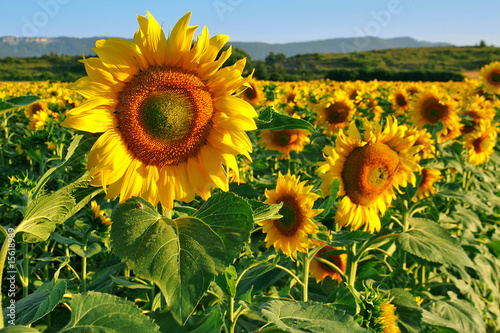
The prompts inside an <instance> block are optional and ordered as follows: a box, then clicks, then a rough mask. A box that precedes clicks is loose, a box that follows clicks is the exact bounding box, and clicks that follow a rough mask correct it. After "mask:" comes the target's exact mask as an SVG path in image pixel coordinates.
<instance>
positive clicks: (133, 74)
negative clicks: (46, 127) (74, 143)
mask: <svg viewBox="0 0 500 333" xmlns="http://www.w3.org/2000/svg"><path fill="white" fill-rule="evenodd" d="M190 16H191V13H188V14H186V15H185V16H183V17H182V18H181V19H180V20H179V22H177V24H176V25H175V26H174V28H173V29H172V31H171V32H170V35H169V37H168V39H167V38H166V37H165V34H164V32H163V29H162V28H161V26H160V25H159V24H158V22H157V21H156V20H155V19H154V18H153V16H152V15H151V14H150V13H148V18H146V17H143V16H138V20H139V30H138V31H137V32H136V33H135V35H134V41H133V42H132V41H128V40H125V39H114V38H113V39H112V38H110V39H108V40H99V41H97V42H96V48H95V49H94V50H95V52H96V53H97V55H98V57H97V58H88V59H84V60H83V63H84V64H85V68H86V70H87V74H88V76H86V77H83V78H81V79H79V80H78V81H76V82H75V83H74V84H73V88H74V89H76V90H77V91H78V92H80V93H81V94H82V95H83V96H84V97H87V98H88V99H87V100H86V101H85V102H84V103H83V104H82V105H80V106H79V107H77V108H75V109H72V110H70V111H69V112H68V114H67V118H66V120H65V121H64V123H63V125H64V126H67V127H72V128H75V129H77V130H82V131H87V132H93V133H100V132H103V134H102V135H101V136H100V137H99V138H98V139H97V141H96V142H95V144H94V146H93V147H92V149H91V151H90V154H89V158H88V165H87V167H88V169H89V170H91V172H90V177H91V178H92V179H91V181H90V184H91V185H93V186H102V187H103V188H104V189H105V190H106V192H107V195H106V198H115V197H117V196H118V195H120V201H121V202H123V201H125V200H127V199H128V198H131V197H132V196H141V197H143V198H145V199H146V200H148V201H150V202H151V203H153V204H157V203H158V202H160V203H161V204H162V205H163V207H164V208H165V209H167V210H170V209H172V207H173V201H174V200H182V201H186V202H189V201H191V200H192V199H193V198H194V196H195V194H196V193H197V194H199V195H200V196H201V197H202V198H203V199H204V200H206V199H207V198H208V197H210V187H211V186H212V187H216V188H220V189H222V190H224V191H227V190H228V180H227V175H226V173H225V170H224V168H223V165H225V166H227V167H228V169H232V170H234V172H236V173H238V165H237V162H236V159H235V155H238V154H243V155H245V156H246V157H247V158H249V159H250V156H249V152H251V150H252V146H251V142H250V140H249V138H248V136H247V134H246V133H245V131H249V130H254V129H256V126H255V122H254V120H253V118H254V117H255V116H256V112H255V110H254V108H253V107H252V106H251V105H250V104H248V103H247V102H245V101H243V100H242V99H240V98H238V97H235V96H233V93H235V92H236V91H238V92H239V89H241V88H242V86H243V85H245V84H246V82H247V79H244V78H243V77H241V73H242V71H243V69H244V66H245V60H244V59H243V60H240V61H238V62H236V63H235V64H234V65H233V66H229V67H225V68H222V69H220V67H221V66H222V64H223V63H224V62H225V61H226V59H227V58H228V57H229V56H230V55H231V48H229V49H228V50H227V51H223V52H220V51H221V49H222V47H223V46H224V44H225V43H226V42H227V41H228V39H229V37H227V36H223V35H216V36H214V37H212V38H209V35H208V30H207V29H206V27H205V28H204V29H203V32H202V34H201V36H198V38H197V40H196V41H195V42H194V43H193V41H192V39H193V35H194V32H195V30H196V28H197V27H196V26H189V25H188V24H189V19H190ZM219 52H220V54H219Z"/></svg>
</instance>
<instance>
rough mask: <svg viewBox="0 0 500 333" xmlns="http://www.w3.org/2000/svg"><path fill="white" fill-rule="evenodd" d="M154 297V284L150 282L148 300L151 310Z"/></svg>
mask: <svg viewBox="0 0 500 333" xmlns="http://www.w3.org/2000/svg"><path fill="white" fill-rule="evenodd" d="M155 296H156V285H155V284H154V282H151V289H150V290H149V298H150V299H151V310H152V309H153V301H154V300H155ZM160 304H161V303H160Z"/></svg>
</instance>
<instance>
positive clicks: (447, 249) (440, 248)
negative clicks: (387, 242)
mask: <svg viewBox="0 0 500 333" xmlns="http://www.w3.org/2000/svg"><path fill="white" fill-rule="evenodd" d="M409 222H410V229H409V230H407V231H405V232H402V233H401V234H399V235H398V237H397V238H396V242H397V243H398V245H399V246H401V248H402V249H403V250H405V251H406V252H409V253H411V254H413V255H416V256H417V257H420V258H423V259H425V260H428V261H432V262H437V263H441V264H445V265H458V266H469V267H473V263H472V261H471V260H470V259H469V257H468V256H467V254H466V253H465V251H464V250H463V249H462V247H461V246H460V244H459V243H458V242H457V241H456V240H455V239H454V238H452V237H451V236H450V235H449V234H448V232H447V231H446V230H445V229H443V228H441V227H440V226H438V225H437V224H436V223H435V222H433V221H431V220H428V219H423V218H409Z"/></svg>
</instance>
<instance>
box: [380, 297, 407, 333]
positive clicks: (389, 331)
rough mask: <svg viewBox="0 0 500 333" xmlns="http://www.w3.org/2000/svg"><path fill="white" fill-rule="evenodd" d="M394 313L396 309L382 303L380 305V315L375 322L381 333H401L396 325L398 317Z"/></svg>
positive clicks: (389, 304)
mask: <svg viewBox="0 0 500 333" xmlns="http://www.w3.org/2000/svg"><path fill="white" fill-rule="evenodd" d="M395 312H396V307H395V306H394V305H393V304H391V303H384V304H381V305H380V315H379V317H378V318H377V320H376V321H377V324H378V325H379V327H381V332H383V333H399V332H401V330H400V329H399V327H398V324H397V320H398V318H399V316H398V315H397V314H396V313H395Z"/></svg>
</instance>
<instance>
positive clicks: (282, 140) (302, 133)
mask: <svg viewBox="0 0 500 333" xmlns="http://www.w3.org/2000/svg"><path fill="white" fill-rule="evenodd" d="M309 135H311V133H310V132H309V131H308V130H303V129H289V130H276V131H275V130H263V131H262V132H261V137H260V142H261V144H262V145H263V146H264V147H265V148H266V149H269V150H277V151H279V152H280V153H282V154H283V155H282V158H284V159H288V158H290V152H291V151H296V152H300V151H302V150H304V146H305V145H307V144H308V143H309V142H311V140H310V139H309Z"/></svg>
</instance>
